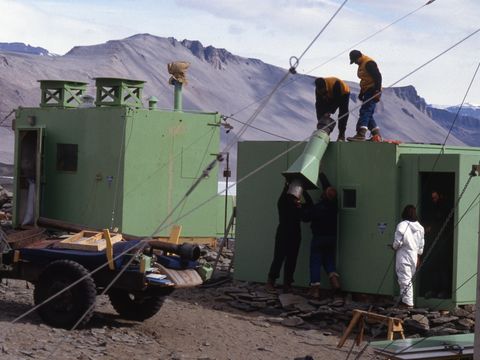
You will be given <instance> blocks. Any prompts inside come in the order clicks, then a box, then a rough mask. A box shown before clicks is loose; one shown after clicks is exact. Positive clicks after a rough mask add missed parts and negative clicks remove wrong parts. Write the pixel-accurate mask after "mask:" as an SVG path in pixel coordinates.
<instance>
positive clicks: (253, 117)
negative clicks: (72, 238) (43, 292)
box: [12, 0, 348, 323]
mask: <svg viewBox="0 0 480 360" xmlns="http://www.w3.org/2000/svg"><path fill="white" fill-rule="evenodd" d="M347 1H348V0H345V1H344V2H343V4H342V5H341V6H340V9H341V8H342V7H343V5H344V4H345V3H346V2H347ZM338 11H339V10H337V12H335V13H334V15H333V16H332V18H331V19H330V20H329V22H328V24H329V23H330V22H331V20H333V18H334V17H335V16H336V15H337V13H338ZM328 24H327V25H328ZM326 27H327V26H324V27H323V28H322V30H321V31H320V32H319V33H318V34H317V36H316V37H315V38H314V40H313V41H312V42H311V43H310V44H309V45H308V47H307V49H306V50H305V51H304V52H303V53H302V54H301V55H300V57H299V58H298V59H296V62H295V63H294V64H291V65H292V66H291V68H290V70H289V71H288V72H287V73H286V75H285V76H284V77H283V78H282V80H281V82H283V81H284V79H286V77H287V76H288V75H289V73H293V72H295V68H296V67H297V66H298V64H299V60H300V58H301V57H303V56H304V55H305V53H306V52H307V50H308V49H309V48H310V47H311V46H312V45H313V43H314V42H315V41H316V40H317V39H318V37H319V36H320V34H321V33H322V32H323V31H324V30H325V29H326ZM281 82H279V84H281ZM279 84H277V86H276V87H275V88H274V90H273V91H272V92H271V93H270V95H269V98H268V99H267V101H268V100H269V99H270V98H271V97H272V96H273V94H274V92H275V91H276V90H277V89H278V86H279ZM267 101H265V102H264V105H263V107H264V106H265V105H266V103H267ZM260 108H261V109H263V108H262V106H260ZM258 114H259V111H256V112H255V113H254V115H252V117H251V118H250V119H249V122H250V123H251V122H253V120H255V118H256V117H257V116H258ZM329 125H330V124H329ZM246 127H247V126H244V129H246ZM243 132H245V130H243ZM240 136H241V134H240ZM240 136H238V137H239V138H240ZM231 146H233V143H232V145H231ZM231 146H227V147H226V150H227V152H228V150H229V149H230V147H231ZM222 160H223V157H222V153H220V154H219V155H217V157H216V159H215V160H213V161H212V162H211V163H210V164H209V165H208V166H207V167H206V168H205V169H204V170H203V174H202V176H201V177H199V178H198V179H197V181H195V182H194V183H193V184H192V186H191V187H190V189H189V190H188V191H187V193H186V194H185V195H184V196H183V198H182V199H180V201H179V202H178V204H177V205H176V206H175V207H174V208H173V209H172V210H171V211H170V213H169V214H168V215H167V217H166V218H165V219H164V220H163V221H162V222H161V223H160V225H159V226H158V227H157V229H156V230H155V231H154V233H153V235H155V234H156V233H157V232H158V231H161V230H162V226H163V225H164V224H165V222H166V221H167V220H168V219H169V218H170V216H171V214H173V213H174V212H175V210H176V209H177V208H178V207H179V206H180V205H181V204H182V202H183V201H185V199H186V198H187V197H188V195H190V193H191V192H192V191H193V190H194V189H195V188H196V187H197V185H198V184H199V183H200V181H201V180H202V179H203V178H204V177H206V176H208V174H209V173H210V171H211V170H212V169H213V167H214V166H215V165H216V163H217V162H220V161H222ZM217 195H218V194H215V196H213V197H211V198H210V199H208V200H207V202H208V201H210V200H211V199H213V198H215V197H216V196H217ZM203 204H205V202H204V203H202V205H203ZM197 208H198V207H197ZM197 208H194V209H197ZM190 213H191V211H190V212H188V213H187V214H186V215H188V214H190ZM186 215H184V216H182V217H180V219H181V218H183V217H185V216H186ZM169 225H170V224H169ZM149 238H151V237H149ZM127 252H128V250H126V251H124V252H123V253H121V254H119V255H118V256H117V257H116V258H115V259H117V258H119V257H120V256H123V255H124V254H126V253H127ZM107 264H108V262H107V263H105V264H103V265H101V266H99V267H98V268H96V269H94V270H93V271H91V272H90V273H89V274H88V275H86V276H84V277H82V278H80V279H79V280H77V281H76V282H74V283H72V284H71V285H69V286H67V287H66V288H64V289H62V290H61V291H59V292H57V293H56V294H54V295H52V296H51V297H50V298H48V299H46V300H45V301H44V302H42V303H41V304H39V305H37V306H34V307H33V308H32V309H30V310H29V311H27V312H25V313H24V314H22V315H20V316H19V317H17V318H15V319H14V320H13V321H12V323H14V322H16V321H18V320H20V319H21V318H23V317H24V316H26V315H27V314H30V313H31V312H32V311H33V309H37V308H38V307H40V306H42V305H43V304H45V303H47V302H48V301H50V300H52V299H53V298H55V297H56V296H58V295H60V294H61V293H63V292H65V291H67V290H68V289H70V288H71V287H72V286H74V285H76V284H77V283H79V282H81V281H82V280H83V279H84V278H86V277H87V276H90V275H92V274H94V273H95V272H97V271H99V270H100V269H101V268H103V267H105V266H106V265H107Z"/></svg>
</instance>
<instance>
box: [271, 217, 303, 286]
mask: <svg viewBox="0 0 480 360" xmlns="http://www.w3.org/2000/svg"><path fill="white" fill-rule="evenodd" d="M300 240H301V232H300V227H299V228H298V230H297V229H291V228H290V229H285V228H283V227H281V226H279V227H277V233H276V235H275V250H274V252H273V261H272V265H271V266H270V271H269V273H268V278H269V279H271V280H276V279H277V278H278V277H279V276H280V269H281V268H282V265H283V263H284V262H285V266H284V269H283V283H284V284H288V285H290V284H292V283H293V281H294V280H293V274H294V272H295V267H296V266H297V256H298V250H299V249H300Z"/></svg>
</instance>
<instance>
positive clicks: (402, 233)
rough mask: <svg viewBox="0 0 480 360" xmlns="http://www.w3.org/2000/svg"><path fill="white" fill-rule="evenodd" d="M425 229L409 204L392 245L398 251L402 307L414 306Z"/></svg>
mask: <svg viewBox="0 0 480 360" xmlns="http://www.w3.org/2000/svg"><path fill="white" fill-rule="evenodd" d="M424 235H425V230H424V229H423V226H422V225H420V223H419V222H418V218H417V210H416V208H415V206H413V205H407V206H405V208H404V209H403V212H402V222H400V223H399V224H398V225H397V229H396V230H395V236H394V240H393V244H392V247H393V249H394V250H395V252H396V258H395V271H396V273H397V278H398V285H399V287H400V297H401V301H402V303H401V304H400V307H404V308H412V307H413V284H412V278H413V275H414V274H415V271H416V270H417V265H419V261H420V255H422V254H423V247H424V246H425V239H424Z"/></svg>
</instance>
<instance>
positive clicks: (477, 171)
mask: <svg viewBox="0 0 480 360" xmlns="http://www.w3.org/2000/svg"><path fill="white" fill-rule="evenodd" d="M469 175H470V176H478V175H480V164H479V165H472V171H470V174H469Z"/></svg>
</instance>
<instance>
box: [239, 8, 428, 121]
mask: <svg viewBox="0 0 480 360" xmlns="http://www.w3.org/2000/svg"><path fill="white" fill-rule="evenodd" d="M434 1H435V0H430V1H428V2H427V3H425V4H424V5H422V6H420V7H418V8H417V9H415V10H413V11H411V12H409V13H408V14H406V15H404V16H402V17H400V18H398V19H397V20H395V21H393V22H392V23H390V24H389V25H386V26H385V27H383V28H382V29H380V30H378V31H376V32H374V33H372V34H370V35H368V36H367V37H365V38H364V39H362V40H360V41H358V42H357V43H355V44H353V45H352V46H350V47H349V48H347V49H345V50H343V51H342V52H341V53H338V54H337V55H335V56H334V57H332V58H331V59H329V60H327V61H325V62H324V63H322V64H320V65H318V66H316V67H314V68H313V69H311V70H309V71H307V72H306V73H305V75H308V74H310V73H311V72H313V71H314V70H316V69H319V68H321V67H323V66H324V65H326V64H327V63H329V62H331V61H333V60H335V59H336V58H338V57H339V56H341V55H343V54H344V53H346V52H347V51H348V50H350V49H352V48H354V47H355V46H357V45H360V44H362V43H364V42H365V41H367V40H370V39H371V38H372V37H374V36H376V35H378V34H380V33H381V32H383V31H385V30H387V29H388V28H389V27H391V26H393V25H395V24H397V23H398V22H400V21H401V20H404V19H405V18H407V17H409V16H410V15H413V14H414V13H416V12H417V11H419V10H420V9H422V8H423V7H425V6H427V5H430V4H431V3H433V2H434ZM297 80H298V78H294V79H292V80H290V81H289V82H288V83H286V84H285V85H284V86H283V87H286V86H288V85H290V84H292V83H294V82H295V81H297ZM266 96H267V95H265V96H263V97H261V98H260V99H258V100H257V101H255V102H252V103H250V104H248V105H246V106H244V107H243V108H241V109H240V110H238V111H236V112H235V113H233V114H232V116H233V115H236V114H238V113H240V112H242V111H244V110H246V109H248V108H249V107H250V106H252V105H255V104H257V103H259V102H260V101H262V99H263V98H265V97H266Z"/></svg>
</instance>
